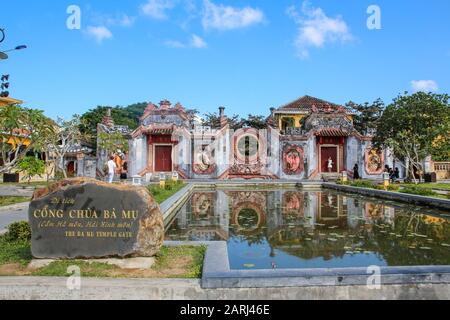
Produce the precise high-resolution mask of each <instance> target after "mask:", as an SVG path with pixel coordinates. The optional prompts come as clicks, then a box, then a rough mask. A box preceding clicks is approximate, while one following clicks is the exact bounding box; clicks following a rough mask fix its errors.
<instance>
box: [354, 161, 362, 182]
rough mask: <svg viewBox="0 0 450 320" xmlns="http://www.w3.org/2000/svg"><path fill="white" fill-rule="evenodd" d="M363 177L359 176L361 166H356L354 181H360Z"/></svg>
mask: <svg viewBox="0 0 450 320" xmlns="http://www.w3.org/2000/svg"><path fill="white" fill-rule="evenodd" d="M359 179H361V177H360V176H359V166H358V164H355V167H354V168H353V180H359Z"/></svg>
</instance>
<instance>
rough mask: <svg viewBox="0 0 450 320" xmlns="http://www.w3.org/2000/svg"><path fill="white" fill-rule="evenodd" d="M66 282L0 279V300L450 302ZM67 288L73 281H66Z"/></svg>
mask: <svg viewBox="0 0 450 320" xmlns="http://www.w3.org/2000/svg"><path fill="white" fill-rule="evenodd" d="M68 280H69V281H70V279H68V278H56V277H55V278H47V277H42V278H34V277H0V300H30V299H33V300H54V299H57V300H172V299H175V300H187V301H193V300H198V299H200V300H208V299H210V300H223V301H224V304H228V303H231V301H233V300H247V299H251V300H322V299H325V300H352V299H357V300H360V299H362V300H371V299H372V300H408V299H415V300H416V299H417V300H421V299H429V300H438V299H449V298H450V290H449V289H450V288H449V287H450V285H448V284H424V285H421V284H420V285H384V286H381V288H380V289H379V290H370V288H368V287H367V286H323V287H317V286H315V287H314V286H313V287H301V288H296V287H291V288H253V289H247V288H241V289H202V288H201V286H200V281H199V280H188V279H112V278H111V279H94V278H81V283H80V286H81V287H80V290H74V291H71V290H70V289H68V287H67V283H68ZM69 284H71V282H69Z"/></svg>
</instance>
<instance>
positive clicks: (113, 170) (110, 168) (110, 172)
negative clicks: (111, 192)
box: [108, 156, 117, 183]
mask: <svg viewBox="0 0 450 320" xmlns="http://www.w3.org/2000/svg"><path fill="white" fill-rule="evenodd" d="M114 159H115V157H114V156H111V157H110V158H109V161H108V183H113V181H114V175H115V174H116V168H117V166H116V163H115V162H114Z"/></svg>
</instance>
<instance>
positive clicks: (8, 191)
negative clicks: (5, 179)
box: [0, 185, 35, 198]
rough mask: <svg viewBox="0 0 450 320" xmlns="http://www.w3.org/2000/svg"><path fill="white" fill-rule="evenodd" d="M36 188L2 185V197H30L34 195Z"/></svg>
mask: <svg viewBox="0 0 450 320" xmlns="http://www.w3.org/2000/svg"><path fill="white" fill-rule="evenodd" d="M34 190H35V188H34V187H21V186H16V185H0V196H10V197H30V198H31V196H32V195H33V193H34Z"/></svg>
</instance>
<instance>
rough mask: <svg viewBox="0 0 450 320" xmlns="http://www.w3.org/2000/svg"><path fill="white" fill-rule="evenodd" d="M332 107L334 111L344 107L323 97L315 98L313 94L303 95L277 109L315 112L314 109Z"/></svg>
mask: <svg viewBox="0 0 450 320" xmlns="http://www.w3.org/2000/svg"><path fill="white" fill-rule="evenodd" d="M330 107H331V109H333V111H336V110H338V109H339V110H340V109H342V108H343V107H342V106H340V105H338V104H335V103H331V102H328V101H325V100H322V99H318V98H314V97H311V96H303V97H301V98H299V99H297V100H295V101H292V102H290V103H288V104H285V105H284V106H281V107H280V108H278V109H277V111H305V112H313V111H314V110H313V109H318V110H321V109H324V110H327V109H329V108H330Z"/></svg>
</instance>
